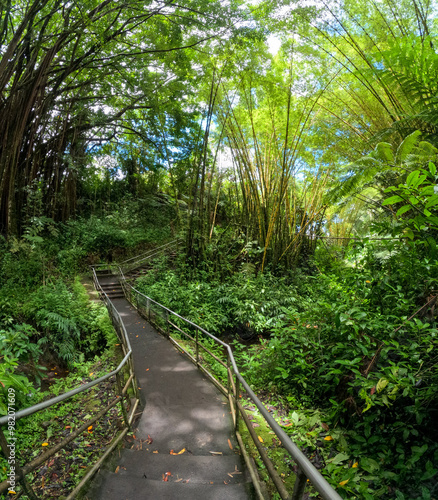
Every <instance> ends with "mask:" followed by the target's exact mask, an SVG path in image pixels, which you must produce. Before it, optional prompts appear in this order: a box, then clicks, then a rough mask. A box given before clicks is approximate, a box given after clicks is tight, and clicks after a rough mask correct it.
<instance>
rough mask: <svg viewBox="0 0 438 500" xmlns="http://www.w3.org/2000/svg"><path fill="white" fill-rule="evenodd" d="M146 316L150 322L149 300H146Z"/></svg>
mask: <svg viewBox="0 0 438 500" xmlns="http://www.w3.org/2000/svg"><path fill="white" fill-rule="evenodd" d="M146 316H147V318H148V320H149V321H151V301H150V300H149V298H148V299H147V300H146Z"/></svg>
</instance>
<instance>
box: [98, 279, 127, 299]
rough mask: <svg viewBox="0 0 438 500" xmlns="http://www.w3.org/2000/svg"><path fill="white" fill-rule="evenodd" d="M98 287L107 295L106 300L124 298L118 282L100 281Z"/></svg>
mask: <svg viewBox="0 0 438 500" xmlns="http://www.w3.org/2000/svg"><path fill="white" fill-rule="evenodd" d="M106 276H108V275H106ZM111 276H112V275H111ZM100 286H101V287H102V290H103V291H104V292H105V293H106V294H107V296H108V298H109V299H111V300H113V299H120V298H123V297H124V296H125V294H124V293H123V288H122V285H121V284H120V282H119V281H118V280H110V281H105V282H102V281H101V283H100Z"/></svg>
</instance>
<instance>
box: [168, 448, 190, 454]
mask: <svg viewBox="0 0 438 500" xmlns="http://www.w3.org/2000/svg"><path fill="white" fill-rule="evenodd" d="M185 451H186V449H185V448H183V449H182V450H181V451H178V452H176V451H173V450H170V451H169V453H170V454H171V455H182V454H183V453H184V452H185Z"/></svg>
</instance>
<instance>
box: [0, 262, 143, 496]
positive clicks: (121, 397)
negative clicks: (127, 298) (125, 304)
mask: <svg viewBox="0 0 438 500" xmlns="http://www.w3.org/2000/svg"><path fill="white" fill-rule="evenodd" d="M93 281H94V285H95V287H96V289H97V290H98V291H99V293H100V295H101V298H102V300H103V301H104V302H105V304H106V306H107V308H108V312H109V314H110V317H111V320H112V323H113V326H114V329H115V330H116V332H117V335H118V337H119V339H120V342H121V347H122V351H123V359H122V361H121V362H120V363H119V365H118V367H117V368H116V369H115V370H112V371H111V372H109V373H106V374H105V375H103V376H102V377H99V378H97V379H96V380H93V381H91V382H88V383H86V384H83V385H81V386H80V387H77V388H76V389H73V390H71V391H68V392H66V393H64V394H61V395H59V396H56V397H54V398H51V399H49V400H47V401H44V402H42V403H38V404H36V405H33V406H31V407H29V408H24V409H23V410H19V411H17V412H14V413H13V415H5V416H3V417H0V448H1V449H2V451H3V453H4V454H5V457H6V459H7V460H8V461H9V460H12V461H11V462H9V463H14V467H15V471H16V474H15V476H16V477H17V478H18V482H20V484H21V486H22V488H23V492H24V493H25V494H26V495H27V496H28V497H29V498H30V499H32V500H37V499H38V497H37V496H36V494H35V492H34V491H33V488H32V486H31V485H30V484H29V482H28V480H27V479H26V475H27V474H29V473H31V472H32V471H33V470H35V469H36V468H37V467H39V466H40V465H42V464H43V463H44V462H45V461H46V460H48V459H49V458H50V457H51V456H52V455H54V454H55V453H57V452H58V451H60V450H61V449H63V448H65V447H66V446H67V445H68V444H69V443H70V442H72V441H73V440H74V439H75V438H76V437H78V436H80V435H81V434H82V433H83V432H84V431H86V430H87V429H88V427H89V426H90V425H92V424H94V423H95V422H97V421H98V420H100V419H101V418H102V417H103V416H104V415H105V414H106V413H107V412H108V411H109V410H110V409H111V408H113V407H114V406H116V405H117V404H120V406H121V411H122V415H123V421H124V429H123V430H122V431H121V432H120V433H119V435H118V436H117V438H116V439H115V440H113V442H112V444H110V446H109V447H108V448H107V449H106V451H105V453H104V455H103V456H102V457H100V458H99V459H98V460H97V462H96V463H95V464H94V465H93V467H92V468H91V470H89V471H88V473H87V474H86V475H85V476H84V478H83V479H82V480H81V482H80V483H79V484H78V485H77V486H76V488H75V489H74V490H73V491H72V492H71V493H70V494H69V496H68V497H67V500H73V499H74V498H75V497H76V495H77V494H78V493H79V491H80V490H81V489H82V488H83V486H84V485H85V484H86V482H87V481H88V480H89V479H90V478H91V477H92V476H93V475H94V473H95V472H96V471H97V469H98V468H99V467H100V465H101V463H102V462H103V460H104V459H105V458H106V457H107V456H108V454H109V453H110V452H111V451H112V450H113V449H114V448H115V446H116V445H117V444H118V443H119V442H120V440H121V439H122V438H123V436H124V435H125V434H126V433H127V432H128V430H129V429H130V426H131V423H132V420H133V418H134V414H135V410H136V408H137V405H138V403H139V393H138V384H137V381H136V378H135V374H134V364H133V359H132V348H131V344H130V342H129V337H128V334H127V332H126V328H125V325H124V324H123V321H122V319H121V317H120V314H119V313H118V312H117V310H116V309H115V307H114V305H113V303H112V302H111V300H110V299H109V298H108V296H107V294H106V293H105V292H104V291H103V290H102V288H101V286H100V284H99V281H98V279H97V275H96V270H95V269H94V268H93ZM125 368H127V369H128V374H127V377H126V378H127V381H126V382H125V376H124V374H123V370H124V369H125ZM113 377H115V389H116V392H117V396H116V397H115V398H114V399H112V400H111V402H110V403H109V404H108V405H107V406H105V407H104V408H103V409H102V410H101V411H99V412H98V413H97V414H96V415H94V416H93V417H91V418H89V419H88V420H87V421H86V422H84V423H83V424H82V425H81V426H80V427H79V428H78V429H76V430H75V431H73V432H71V433H70V434H69V436H68V437H67V438H65V439H63V440H62V441H61V442H59V443H57V444H56V445H55V446H53V447H52V448H50V449H48V450H46V451H44V453H42V454H41V455H40V456H38V457H36V458H35V459H33V460H32V461H31V462H28V463H26V464H24V465H21V464H19V463H18V455H17V453H15V454H14V456H13V457H12V456H11V451H10V446H8V441H7V439H6V437H5V434H4V432H3V427H5V428H6V429H8V422H10V419H11V417H13V419H14V423H16V422H17V421H18V420H20V419H22V418H26V417H29V416H30V415H33V414H35V413H37V412H40V411H44V410H46V409H47V408H50V407H52V406H53V405H56V404H58V403H62V402H65V401H67V400H69V399H70V398H72V397H73V396H75V395H76V394H80V393H85V392H87V391H89V390H90V389H91V388H92V387H95V386H98V385H100V384H102V383H103V382H105V381H106V380H108V379H111V378H113ZM130 386H131V388H132V392H133V394H134V396H135V400H134V401H132V402H131V401H129V403H130V405H131V408H130V411H129V415H128V412H127V411H126V406H125V399H128V390H129V387H130ZM7 433H9V430H7ZM9 488H10V482H9V480H6V481H3V482H2V483H0V494H2V493H4V492H5V491H7V490H8V489H9Z"/></svg>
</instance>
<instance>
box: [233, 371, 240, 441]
mask: <svg viewBox="0 0 438 500" xmlns="http://www.w3.org/2000/svg"><path fill="white" fill-rule="evenodd" d="M239 396H240V380H239V379H238V377H237V375H236V395H235V398H234V410H235V413H236V422H235V424H234V427H235V430H236V431H238V430H239Z"/></svg>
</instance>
